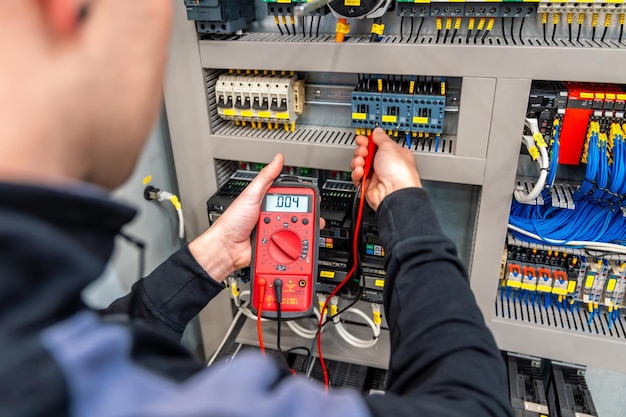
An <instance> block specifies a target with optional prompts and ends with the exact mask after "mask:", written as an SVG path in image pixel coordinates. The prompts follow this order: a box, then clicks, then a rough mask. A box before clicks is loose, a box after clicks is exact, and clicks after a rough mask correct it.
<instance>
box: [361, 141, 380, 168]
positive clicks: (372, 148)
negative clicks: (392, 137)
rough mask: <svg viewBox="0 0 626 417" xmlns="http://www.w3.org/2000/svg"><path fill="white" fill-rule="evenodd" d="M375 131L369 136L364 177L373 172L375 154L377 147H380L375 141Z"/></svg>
mask: <svg viewBox="0 0 626 417" xmlns="http://www.w3.org/2000/svg"><path fill="white" fill-rule="evenodd" d="M372 135H373V133H370V134H369V135H368V136H367V157H366V158H365V166H364V167H363V177H364V178H367V177H369V175H370V174H371V171H372V167H373V165H374V155H376V149H377V148H378V147H377V146H376V144H375V143H374V138H373V137H372Z"/></svg>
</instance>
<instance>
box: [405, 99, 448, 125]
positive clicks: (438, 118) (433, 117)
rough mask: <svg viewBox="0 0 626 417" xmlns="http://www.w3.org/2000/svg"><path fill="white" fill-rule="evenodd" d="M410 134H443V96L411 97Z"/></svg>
mask: <svg viewBox="0 0 626 417" xmlns="http://www.w3.org/2000/svg"><path fill="white" fill-rule="evenodd" d="M411 98H412V99H413V106H412V110H411V113H412V117H411V126H410V131H411V132H419V133H435V134H441V133H443V121H444V115H445V112H446V98H445V96H426V95H419V94H416V95H413V96H411Z"/></svg>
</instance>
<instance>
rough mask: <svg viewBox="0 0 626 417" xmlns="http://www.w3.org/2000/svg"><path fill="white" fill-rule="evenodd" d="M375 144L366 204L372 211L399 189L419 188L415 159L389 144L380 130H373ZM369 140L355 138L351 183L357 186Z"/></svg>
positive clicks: (411, 153)
mask: <svg viewBox="0 0 626 417" xmlns="http://www.w3.org/2000/svg"><path fill="white" fill-rule="evenodd" d="M372 139H373V140H374V143H375V144H376V145H377V146H378V151H377V152H376V157H375V158H374V173H373V175H372V177H371V178H370V179H369V185H368V187H367V193H366V194H365V197H366V198H367V202H368V203H369V205H370V206H371V207H372V208H373V209H374V210H376V209H378V205H379V204H380V203H381V201H383V199H384V198H385V197H386V196H387V195H389V194H391V193H393V192H394V191H397V190H400V189H402V188H411V187H420V188H421V187H422V183H421V181H420V177H419V174H418V173H417V168H416V167H415V157H414V156H413V152H411V151H410V150H409V149H406V148H401V147H400V145H398V144H397V143H396V142H394V141H392V140H391V139H390V138H389V136H387V135H386V134H385V132H384V131H383V130H382V129H381V128H376V129H374V133H373V135H372ZM367 143H368V139H367V137H365V136H357V137H356V144H357V148H356V149H355V150H354V158H352V163H351V165H350V166H351V168H352V181H353V182H354V184H355V185H356V186H358V185H359V183H360V182H361V179H362V178H363V166H364V165H365V158H366V157H368V156H369V155H368V154H367Z"/></svg>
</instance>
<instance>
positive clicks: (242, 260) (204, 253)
mask: <svg viewBox="0 0 626 417" xmlns="http://www.w3.org/2000/svg"><path fill="white" fill-rule="evenodd" d="M282 169H283V156H282V155H281V154H276V156H275V157H274V160H273V161H272V162H270V164H269V165H267V166H266V167H265V168H263V170H261V172H259V174H258V175H257V177H256V178H255V179H254V181H252V182H251V183H250V185H248V186H247V187H246V189H245V190H244V191H243V192H242V193H241V194H240V195H239V197H237V199H236V200H235V201H234V202H233V203H232V204H231V205H230V207H229V208H228V209H227V210H226V211H225V212H224V214H222V215H221V216H220V218H219V219H218V220H217V222H216V223H215V224H214V225H213V226H211V227H210V228H209V229H208V230H207V231H206V232H204V233H203V234H202V235H200V236H199V237H198V238H197V239H195V240H194V241H193V242H191V243H190V244H189V250H190V251H191V254H192V255H193V256H194V258H196V260H197V261H198V263H199V264H200V265H201V266H202V267H203V268H204V270H205V271H207V273H208V274H209V275H211V277H212V278H213V279H214V280H216V281H218V282H222V281H223V280H224V279H225V278H226V277H227V276H228V275H229V274H230V273H232V272H233V271H235V270H237V269H240V268H244V267H246V266H249V265H250V260H251V256H252V255H251V254H252V246H251V244H250V235H251V234H252V230H254V227H255V226H256V223H257V221H258V220H259V215H260V213H261V203H262V202H263V197H265V194H266V193H267V190H269V188H270V187H271V185H272V183H273V182H274V180H275V179H276V178H277V177H278V176H279V175H280V172H281V171H282Z"/></svg>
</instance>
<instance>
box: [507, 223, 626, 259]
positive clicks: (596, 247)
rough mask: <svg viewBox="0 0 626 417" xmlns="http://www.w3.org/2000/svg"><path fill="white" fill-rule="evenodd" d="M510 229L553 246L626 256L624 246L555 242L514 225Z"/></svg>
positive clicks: (575, 241) (571, 241) (576, 241)
mask: <svg viewBox="0 0 626 417" xmlns="http://www.w3.org/2000/svg"><path fill="white" fill-rule="evenodd" d="M508 227H509V229H511V230H513V231H515V232H518V233H521V234H523V235H525V236H528V237H532V238H533V239H536V240H539V241H542V242H546V243H550V244H553V245H566V246H582V247H585V248H587V249H592V250H598V251H605V252H615V253H621V254H626V246H622V245H617V244H615V243H604V242H590V241H585V240H570V241H565V240H554V239H543V238H542V237H541V236H539V235H536V234H534V233H531V232H529V231H527V230H524V229H521V228H519V227H517V226H513V225H512V224H509V225H508Z"/></svg>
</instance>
